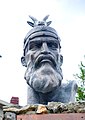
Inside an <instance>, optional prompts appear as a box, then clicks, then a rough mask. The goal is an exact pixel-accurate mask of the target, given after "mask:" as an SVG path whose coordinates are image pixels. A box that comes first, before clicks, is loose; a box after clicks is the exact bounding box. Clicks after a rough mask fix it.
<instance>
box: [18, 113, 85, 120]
mask: <svg viewBox="0 0 85 120" xmlns="http://www.w3.org/2000/svg"><path fill="white" fill-rule="evenodd" d="M17 120H85V113H84V114H83V113H69V114H42V115H18V116H17Z"/></svg>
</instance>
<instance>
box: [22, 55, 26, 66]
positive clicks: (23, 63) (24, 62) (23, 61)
mask: <svg viewBox="0 0 85 120" xmlns="http://www.w3.org/2000/svg"><path fill="white" fill-rule="evenodd" d="M21 63H22V65H23V66H25V67H27V64H26V61H25V57H24V56H22V57H21Z"/></svg>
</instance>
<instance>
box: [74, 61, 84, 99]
mask: <svg viewBox="0 0 85 120" xmlns="http://www.w3.org/2000/svg"><path fill="white" fill-rule="evenodd" d="M79 70H80V73H79V74H76V75H75V76H76V78H77V79H78V80H79V82H80V83H79V87H78V90H77V97H76V100H77V101H85V66H84V65H83V63H82V61H81V63H80V65H79Z"/></svg>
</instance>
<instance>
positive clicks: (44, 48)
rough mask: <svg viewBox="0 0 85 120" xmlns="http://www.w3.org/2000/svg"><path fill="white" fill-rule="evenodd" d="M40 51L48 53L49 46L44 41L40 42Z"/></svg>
mask: <svg viewBox="0 0 85 120" xmlns="http://www.w3.org/2000/svg"><path fill="white" fill-rule="evenodd" d="M41 51H42V53H44V54H46V53H49V52H50V51H49V48H48V45H47V43H46V42H44V43H42V48H41Z"/></svg>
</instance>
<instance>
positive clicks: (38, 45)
mask: <svg viewBox="0 0 85 120" xmlns="http://www.w3.org/2000/svg"><path fill="white" fill-rule="evenodd" d="M41 46H42V43H40V42H31V43H30V44H29V50H37V49H39V48H41Z"/></svg>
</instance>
